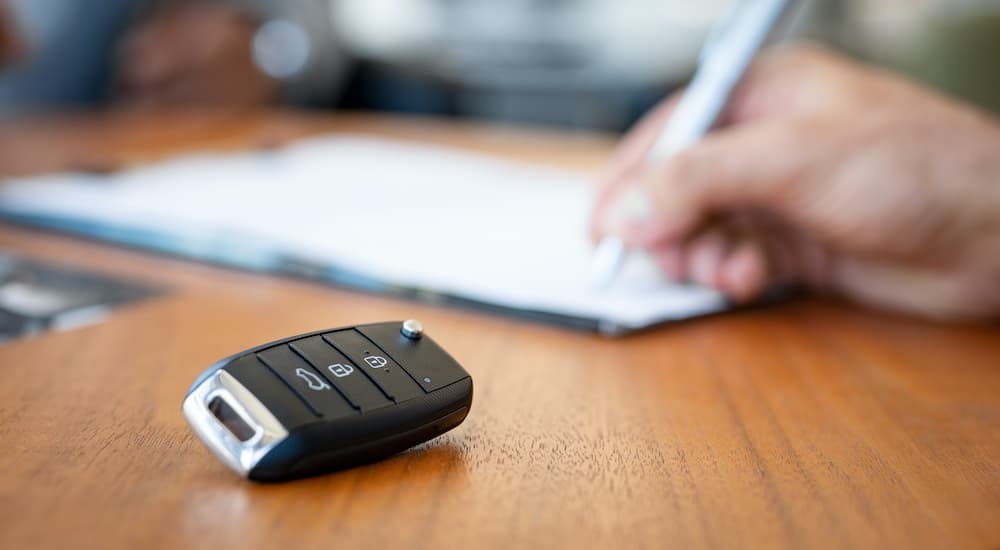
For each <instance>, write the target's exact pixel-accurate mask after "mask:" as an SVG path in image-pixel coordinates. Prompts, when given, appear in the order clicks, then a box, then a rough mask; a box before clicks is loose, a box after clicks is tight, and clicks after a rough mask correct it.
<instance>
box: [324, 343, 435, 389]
mask: <svg viewBox="0 0 1000 550" xmlns="http://www.w3.org/2000/svg"><path fill="white" fill-rule="evenodd" d="M323 338H324V339H325V340H326V341H327V342H328V343H329V344H331V345H333V346H334V347H336V348H337V349H338V350H340V351H341V352H343V353H344V354H345V355H347V356H348V357H350V358H351V359H352V360H353V361H354V363H355V364H357V365H360V367H361V369H362V371H363V372H364V373H365V374H366V375H367V376H368V377H369V378H371V380H372V381H374V382H375V383H376V384H378V387H379V388H381V390H382V391H383V392H384V393H385V395H387V396H389V397H390V398H391V399H393V400H394V401H396V402H397V403H402V402H404V401H408V400H410V399H413V398H414V397H417V396H420V395H423V394H424V391H423V390H422V389H420V386H418V385H417V383H416V382H415V381H414V380H413V378H411V377H410V375H409V374H408V373H407V372H406V371H405V370H404V369H403V367H401V366H400V365H399V363H396V361H394V360H393V359H392V357H390V356H389V354H387V353H385V352H384V351H383V350H382V349H381V348H380V347H378V346H376V345H375V344H374V343H373V342H372V341H371V340H369V339H367V338H365V337H364V336H362V335H361V333H360V332H358V331H356V330H341V331H337V332H331V333H328V334H324V335H323Z"/></svg>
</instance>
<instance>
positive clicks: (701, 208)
mask: <svg viewBox="0 0 1000 550" xmlns="http://www.w3.org/2000/svg"><path fill="white" fill-rule="evenodd" d="M811 137H814V136H812V135H810V134H809V133H808V132H805V133H804V132H803V131H801V130H800V129H799V128H798V127H797V125H795V124H792V123H783V122H778V123H756V124H753V125H748V126H740V127H734V128H729V129H725V130H721V131H719V132H716V133H715V134H712V135H711V136H709V137H707V138H706V139H705V140H703V141H702V142H701V143H699V144H697V145H695V146H693V147H691V148H690V149H687V150H685V151H683V152H681V153H678V154H677V155H674V156H673V157H672V158H670V159H669V160H667V161H666V162H664V163H662V164H660V165H659V166H657V167H655V168H653V169H651V170H650V171H649V172H648V173H646V174H645V175H644V177H643V179H642V184H643V186H644V189H645V190H646V193H647V196H648V197H649V198H650V201H651V203H652V207H653V211H654V213H653V216H652V218H651V219H650V220H649V221H648V222H646V223H647V224H648V225H650V226H652V227H653V228H655V230H654V229H648V230H646V231H645V232H643V231H636V232H633V233H632V234H631V235H629V236H626V237H624V238H627V239H628V238H632V239H634V240H630V241H628V242H629V243H630V244H632V245H633V246H639V247H643V248H648V247H650V246H652V245H655V244H656V241H662V240H667V241H670V240H674V241H676V240H680V239H683V238H685V236H686V235H689V234H690V233H692V232H693V231H695V230H696V229H697V228H698V227H699V226H700V225H701V223H703V222H704V221H706V220H707V219H708V218H709V217H710V216H711V215H712V214H715V213H719V212H726V211H733V210H740V209H747V208H753V209H760V210H764V211H770V212H775V213H778V214H784V213H787V212H788V210H789V208H790V206H791V205H792V203H793V202H794V201H795V200H798V195H799V194H800V190H799V189H796V186H801V185H802V184H803V181H804V178H802V177H800V175H801V174H802V173H803V172H804V168H805V167H806V166H807V165H808V164H809V163H810V161H811V159H812V158H813V157H814V153H813V151H814V150H815V148H816V147H818V146H821V145H817V142H818V141H819V140H817V139H810V138H811ZM642 239H646V240H642Z"/></svg>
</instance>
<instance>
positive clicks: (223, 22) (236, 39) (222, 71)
mask: <svg viewBox="0 0 1000 550" xmlns="http://www.w3.org/2000/svg"><path fill="white" fill-rule="evenodd" d="M256 28H257V25H256V23H255V22H254V21H252V20H251V19H250V18H248V17H247V16H245V15H244V14H243V13H241V12H240V11H238V10H237V9H236V8H234V7H232V6H229V5H226V4H222V3H212V2H183V3H181V4H180V5H175V6H171V7H168V8H165V9H164V10H163V11H161V12H158V13H156V14H154V15H153V16H151V17H150V18H149V19H148V20H147V21H146V22H144V23H142V24H141V25H140V26H139V27H138V28H136V29H135V30H134V31H133V32H132V33H131V34H130V35H129V36H128V37H127V38H126V39H125V41H124V47H123V51H122V56H121V65H120V70H119V73H120V74H119V79H120V91H121V94H122V99H123V100H124V102H125V103H126V104H129V105H133V106H145V107H153V106H163V105H179V104H214V105H225V106H235V107H246V106H253V105H260V104H266V103H270V102H273V101H276V100H277V99H278V97H279V92H280V84H279V83H278V82H277V81H275V80H274V79H272V78H270V77H268V76H267V75H265V74H264V73H262V72H261V71H260V70H258V68H257V66H256V65H255V64H254V61H253V58H252V54H251V41H252V40H253V36H254V33H255V32H256Z"/></svg>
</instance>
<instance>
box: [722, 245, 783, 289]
mask: <svg viewBox="0 0 1000 550" xmlns="http://www.w3.org/2000/svg"><path fill="white" fill-rule="evenodd" d="M770 273H771V271H770V265H769V260H768V257H767V253H766V252H765V247H764V246H763V245H762V244H761V243H760V242H758V241H755V240H750V239H747V240H743V241H741V242H739V243H738V244H736V245H735V246H734V248H733V249H732V250H731V251H730V253H729V254H728V255H727V256H726V257H725V258H724V259H723V260H722V261H721V262H720V264H719V267H718V275H717V277H718V279H717V286H716V288H718V289H719V290H720V291H721V292H722V293H724V294H725V295H726V296H728V297H729V298H730V299H731V300H733V301H734V302H737V303H745V302H749V301H752V300H755V299H757V298H759V297H760V296H761V295H762V294H763V293H764V291H765V290H767V288H768V287H769V286H770V285H771V284H772V282H773V281H772V280H771V275H770Z"/></svg>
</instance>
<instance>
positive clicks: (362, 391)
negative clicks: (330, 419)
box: [289, 336, 392, 413]
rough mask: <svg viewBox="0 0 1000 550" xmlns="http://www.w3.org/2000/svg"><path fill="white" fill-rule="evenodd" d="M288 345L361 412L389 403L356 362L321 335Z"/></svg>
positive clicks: (390, 402) (390, 403)
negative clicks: (342, 353)
mask: <svg viewBox="0 0 1000 550" xmlns="http://www.w3.org/2000/svg"><path fill="white" fill-rule="evenodd" d="M289 345H290V346H291V348H292V349H293V350H294V351H295V352H296V353H298V354H299V355H300V356H301V357H303V358H304V359H305V360H306V361H308V362H309V363H310V364H311V365H312V366H313V367H314V368H316V370H318V371H320V372H322V373H323V376H324V377H325V378H327V379H328V380H329V381H330V382H331V383H332V384H333V385H334V386H336V388H337V389H338V390H340V391H341V393H343V394H344V397H346V398H347V399H348V401H350V402H351V403H352V404H353V405H354V406H355V407H358V408H360V409H361V412H362V413H366V412H369V411H373V410H375V409H379V408H381V407H386V406H389V405H392V401H391V400H390V399H389V397H388V396H386V395H383V393H382V391H381V390H380V389H379V388H378V386H376V385H375V384H373V383H372V381H371V380H369V379H368V377H367V376H366V375H365V373H364V372H362V369H360V368H358V366H357V363H356V362H354V361H351V360H349V359H348V358H347V357H344V356H343V355H341V354H340V352H338V351H337V350H336V349H334V347H333V346H331V345H330V344H328V343H327V342H326V341H325V340H323V338H322V337H321V336H311V337H309V338H303V339H301V340H296V341H294V342H292V343H291V344H289Z"/></svg>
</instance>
